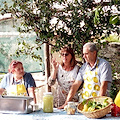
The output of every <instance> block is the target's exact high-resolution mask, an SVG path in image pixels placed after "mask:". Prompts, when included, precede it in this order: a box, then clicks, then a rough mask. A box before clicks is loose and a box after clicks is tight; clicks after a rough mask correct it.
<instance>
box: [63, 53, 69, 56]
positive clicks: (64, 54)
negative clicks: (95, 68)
mask: <svg viewBox="0 0 120 120" xmlns="http://www.w3.org/2000/svg"><path fill="white" fill-rule="evenodd" d="M68 55H69V53H61V56H68Z"/></svg>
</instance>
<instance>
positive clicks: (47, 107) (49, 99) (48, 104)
mask: <svg viewBox="0 0 120 120" xmlns="http://www.w3.org/2000/svg"><path fill="white" fill-rule="evenodd" d="M43 112H45V113H52V112H53V95H52V92H46V93H44V96H43Z"/></svg>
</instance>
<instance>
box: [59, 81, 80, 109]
mask: <svg viewBox="0 0 120 120" xmlns="http://www.w3.org/2000/svg"><path fill="white" fill-rule="evenodd" d="M81 84H82V81H78V80H76V81H75V82H74V83H73V85H72V87H71V89H70V91H69V93H68V96H67V99H66V101H65V103H64V104H63V105H62V106H60V107H59V108H58V109H63V108H64V106H65V105H67V102H69V101H71V100H72V98H73V97H74V95H75V94H76V92H77V90H78V88H79V86H80V85H81Z"/></svg>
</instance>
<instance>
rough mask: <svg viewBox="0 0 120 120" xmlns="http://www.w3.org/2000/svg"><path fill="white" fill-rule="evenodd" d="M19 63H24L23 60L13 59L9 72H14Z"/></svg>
mask: <svg viewBox="0 0 120 120" xmlns="http://www.w3.org/2000/svg"><path fill="white" fill-rule="evenodd" d="M18 64H21V65H23V64H22V62H20V61H17V60H13V61H12V62H11V63H10V65H9V68H8V72H9V73H13V72H14V69H15V68H16V66H17V65H18Z"/></svg>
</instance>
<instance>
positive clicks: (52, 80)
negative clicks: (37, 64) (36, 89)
mask: <svg viewBox="0 0 120 120" xmlns="http://www.w3.org/2000/svg"><path fill="white" fill-rule="evenodd" d="M58 67H59V63H58V62H57V61H56V60H52V72H51V75H50V77H49V79H48V85H49V86H52V85H54V84H55V81H56V76H57V71H58Z"/></svg>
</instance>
